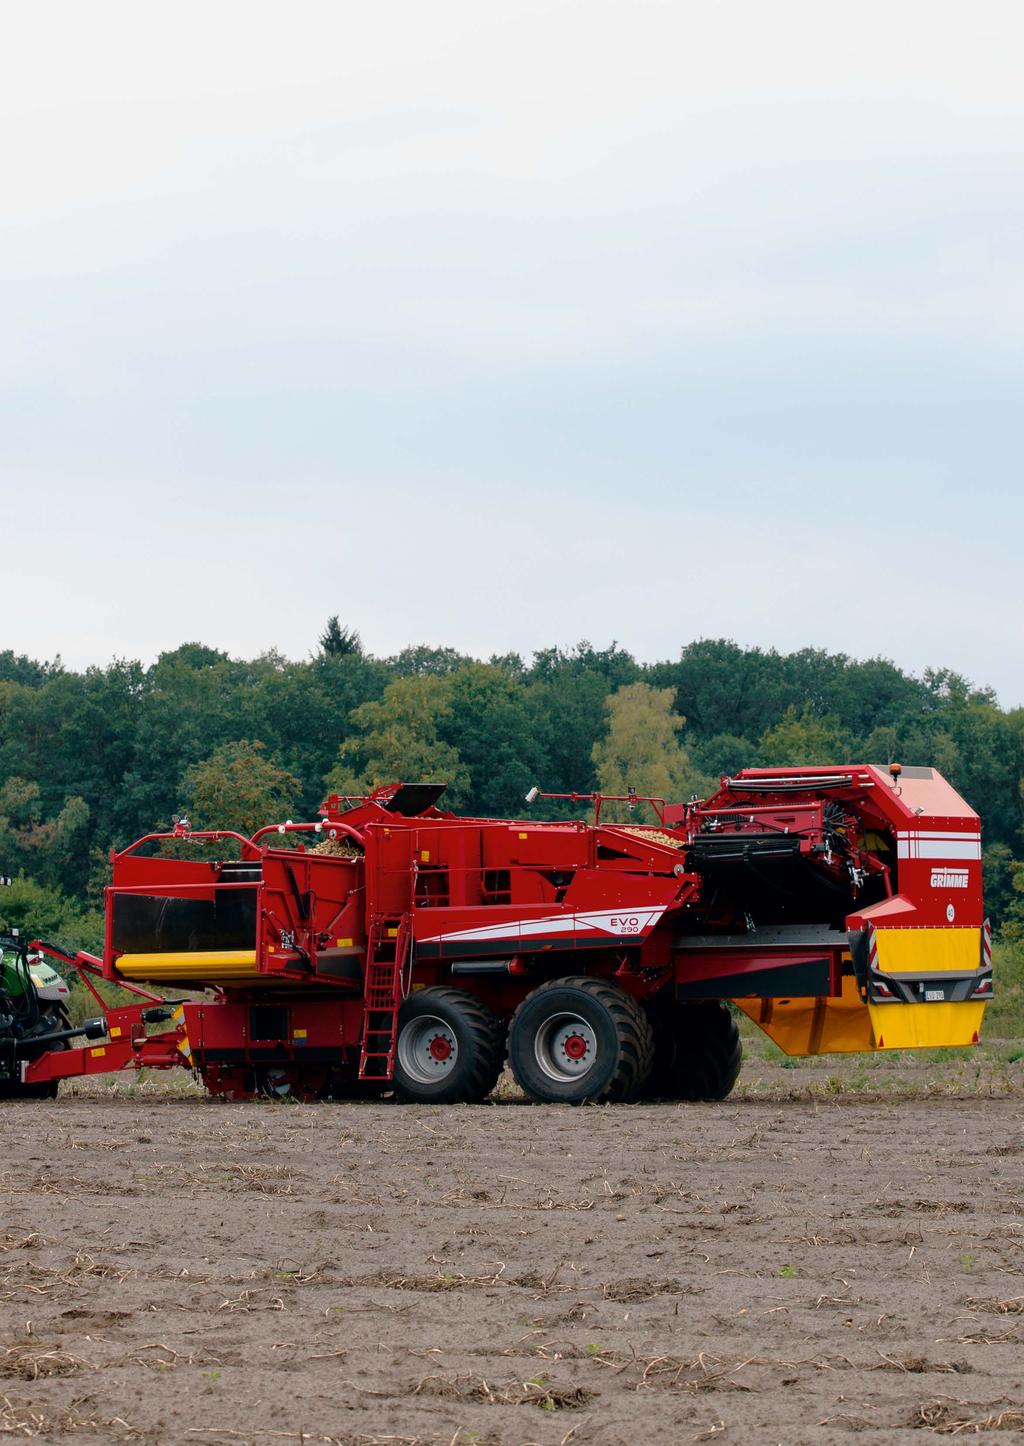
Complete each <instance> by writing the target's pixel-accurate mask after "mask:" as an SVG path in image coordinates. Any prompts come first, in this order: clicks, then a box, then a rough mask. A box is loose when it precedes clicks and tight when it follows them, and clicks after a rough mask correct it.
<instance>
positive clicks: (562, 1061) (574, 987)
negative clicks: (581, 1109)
mask: <svg viewBox="0 0 1024 1446" xmlns="http://www.w3.org/2000/svg"><path fill="white" fill-rule="evenodd" d="M653 1058H654V1036H653V1033H652V1030H651V1022H650V1020H649V1019H648V1017H647V1015H646V1014H645V1012H644V1010H643V1008H642V1006H641V1005H639V1004H638V1003H637V1002H636V1000H635V999H633V998H631V997H630V995H628V994H627V993H626V992H625V991H624V990H622V989H619V988H618V987H617V986H616V985H614V984H608V983H606V982H605V980H603V979H592V978H590V977H589V976H587V975H581V976H579V977H571V978H568V979H552V980H551V981H550V982H549V983H547V984H542V985H541V986H540V988H539V989H535V990H534V991H533V993H532V994H529V995H527V997H526V998H525V999H524V1000H523V1002H522V1004H520V1006H519V1008H518V1009H517V1010H516V1012H515V1014H514V1015H513V1017H512V1026H511V1028H510V1030H509V1038H508V1062H509V1065H510V1067H511V1069H512V1073H513V1074H514V1075H515V1077H516V1081H517V1083H518V1084H519V1086H520V1088H521V1089H523V1090H524V1091H525V1092H526V1093H527V1094H528V1095H529V1096H530V1098H531V1099H533V1100H538V1101H541V1102H543V1103H549V1104H573V1105H578V1104H585V1103H588V1102H593V1103H613V1102H618V1101H627V1100H633V1099H636V1098H637V1097H638V1096H639V1094H640V1092H641V1090H642V1089H643V1086H644V1082H645V1081H646V1079H647V1076H648V1074H649V1073H650V1069H651V1064H652V1061H653Z"/></svg>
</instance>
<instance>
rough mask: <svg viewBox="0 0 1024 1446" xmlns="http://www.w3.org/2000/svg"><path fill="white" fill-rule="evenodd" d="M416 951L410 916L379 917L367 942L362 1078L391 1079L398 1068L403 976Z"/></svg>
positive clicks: (361, 1049) (385, 915) (361, 1059)
mask: <svg viewBox="0 0 1024 1446" xmlns="http://www.w3.org/2000/svg"><path fill="white" fill-rule="evenodd" d="M411 949H412V919H411V917H410V915H409V914H402V915H398V916H396V915H388V914H375V915H374V916H373V920H372V922H371V924H370V930H369V934H368V936H367V941H366V983H365V995H364V1002H363V1037H362V1044H361V1046H360V1051H359V1078H360V1079H365V1080H389V1079H390V1078H391V1076H392V1074H393V1073H394V1068H395V1046H396V1044H397V1041H398V1011H399V1008H400V1007H401V1004H402V998H403V974H404V971H405V966H406V964H407V962H408V958H409V954H410V951H411Z"/></svg>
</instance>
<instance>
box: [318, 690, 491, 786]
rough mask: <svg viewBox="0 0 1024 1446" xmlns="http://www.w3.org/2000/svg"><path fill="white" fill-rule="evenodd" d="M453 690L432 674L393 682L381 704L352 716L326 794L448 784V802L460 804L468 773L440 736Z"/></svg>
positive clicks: (366, 706) (369, 705) (363, 707)
mask: <svg viewBox="0 0 1024 1446" xmlns="http://www.w3.org/2000/svg"><path fill="white" fill-rule="evenodd" d="M451 707H452V684H451V682H450V680H449V679H447V678H440V677H437V676H435V675H434V674H431V673H426V674H423V675H421V676H413V677H408V678H396V679H395V680H394V682H392V683H389V684H388V686H387V688H385V690H384V696H383V698H382V699H381V701H380V702H379V703H363V704H361V705H360V706H359V707H358V708H356V709H355V710H354V711H353V712H352V715H351V729H352V731H351V733H350V736H349V737H348V738H346V739H345V741H344V742H343V743H342V744H341V746H340V747H339V749H338V762H337V764H336V766H335V767H334V768H332V769H331V771H330V773H329V774H328V775H327V777H326V778H325V780H324V783H325V786H326V788H327V790H328V792H329V793H367V792H369V790H370V789H372V788H376V787H377V786H378V785H379V784H382V783H395V782H399V781H405V782H407V783H411V782H416V781H419V780H427V779H429V780H431V781H433V782H438V783H447V785H448V794H447V801H448V802H449V803H450V804H459V803H461V802H462V801H463V800H464V798H465V797H466V794H467V792H468V790H469V772H468V770H467V768H466V766H465V765H464V764H463V762H462V760H461V759H460V757H459V755H458V752H457V751H456V749H455V748H453V747H452V745H451V744H450V743H446V742H445V741H444V740H443V739H442V737H441V736H440V733H439V728H440V726H441V725H442V724H443V723H444V721H445V720H447V719H448V718H449V716H450V714H451Z"/></svg>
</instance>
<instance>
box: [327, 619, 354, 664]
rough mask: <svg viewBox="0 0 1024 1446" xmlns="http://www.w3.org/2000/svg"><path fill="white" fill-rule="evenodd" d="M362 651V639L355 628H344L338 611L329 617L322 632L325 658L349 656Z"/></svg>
mask: <svg viewBox="0 0 1024 1446" xmlns="http://www.w3.org/2000/svg"><path fill="white" fill-rule="evenodd" d="M362 651H363V644H362V640H361V639H360V637H359V634H358V633H357V632H356V630H355V628H343V627H342V626H341V624H340V623H339V622H338V614H337V613H335V614H334V616H333V617H330V618H328V619H327V626H326V627H325V628H324V630H323V632H322V633H321V634H320V652H321V653H322V654H323V656H324V657H325V658H347V657H349V656H351V654H352V653H361V652H362Z"/></svg>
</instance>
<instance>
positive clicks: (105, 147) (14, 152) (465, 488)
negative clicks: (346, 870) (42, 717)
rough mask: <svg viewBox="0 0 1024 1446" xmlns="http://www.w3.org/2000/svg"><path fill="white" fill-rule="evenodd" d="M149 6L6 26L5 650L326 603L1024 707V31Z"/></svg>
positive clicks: (213, 636)
mask: <svg viewBox="0 0 1024 1446" xmlns="http://www.w3.org/2000/svg"><path fill="white" fill-rule="evenodd" d="M157 16H158V12H157V10H156V8H155V7H151V6H145V5H142V6H140V5H138V4H136V3H132V4H110V3H102V0H98V3H93V4H92V5H90V6H83V5H80V4H78V3H74V4H62V3H46V0H42V3H38V4H36V5H33V6H31V7H17V8H15V7H7V8H6V9H5V11H4V13H3V16H2V17H0V123H2V131H0V134H2V136H3V171H2V175H3V185H2V188H0V219H2V226H0V528H2V536H3V541H4V545H5V551H6V555H7V558H8V566H10V565H11V559H12V557H15V558H16V559H17V564H16V567H15V571H16V574H17V575H18V577H19V578H21V579H23V580H24V579H25V578H26V576H28V577H29V578H31V582H30V583H29V585H28V586H27V587H26V586H25V584H24V581H23V582H22V585H21V587H20V588H19V589H18V591H17V595H16V596H14V597H12V596H11V595H10V594H9V596H8V608H7V609H6V610H5V617H4V626H3V627H2V628H0V648H2V647H8V646H9V647H13V648H15V649H16V650H18V651H27V652H29V653H32V654H34V655H37V656H52V655H53V654H54V653H55V652H58V651H59V652H61V653H62V654H63V655H64V657H65V659H66V660H67V661H69V662H71V663H73V664H75V665H82V664H85V663H90V662H105V661H107V660H108V659H109V658H110V657H111V656H113V655H115V654H117V655H122V656H123V655H129V656H141V657H143V658H144V659H147V660H149V659H151V658H153V657H154V656H155V655H156V653H157V652H159V651H161V650H162V649H165V648H170V647H174V646H176V645H177V644H178V643H179V642H181V641H183V640H185V639H193V638H199V639H202V640H203V641H205V642H208V643H210V644H213V645H215V646H218V647H222V648H225V649H227V650H228V651H230V652H232V653H235V654H246V655H248V654H253V653H255V652H258V651H262V650H263V649H265V648H267V647H270V646H277V647H278V648H280V649H281V650H282V651H284V652H285V653H288V654H290V655H293V656H299V657H301V656H304V655H306V654H307V653H308V651H309V650H310V649H311V648H312V647H313V646H314V644H315V638H316V634H317V632H318V631H319V629H320V627H321V626H322V623H323V620H324V618H325V617H326V616H327V614H328V613H334V612H337V613H340V615H341V617H342V619H343V621H345V622H348V623H350V624H351V625H353V626H356V627H358V628H359V630H360V631H361V633H362V635H363V638H364V641H365V643H366V644H367V646H368V647H369V648H370V649H371V650H373V651H374V652H377V653H381V654H384V653H388V652H392V651H395V650H397V649H398V648H400V647H402V646H403V645H405V644H407V643H416V642H428V643H436V644H449V645H452V646H455V647H458V648H460V649H463V650H465V651H467V652H472V653H476V654H478V655H487V654H489V653H491V652H506V651H509V650H511V649H518V650H520V651H522V652H525V653H529V652H530V651H531V650H532V649H533V648H535V647H541V646H547V645H550V644H553V643H561V644H565V645H569V644H571V643H573V642H574V641H575V640H576V639H578V638H580V637H588V638H590V639H591V640H593V641H594V642H595V643H597V644H599V645H604V644H606V643H607V642H609V641H610V640H611V639H612V638H616V639H618V641H619V642H620V643H621V644H622V645H623V646H625V647H627V648H629V649H631V650H632V651H633V652H635V653H636V654H637V655H638V656H639V657H641V658H644V659H648V660H649V659H653V658H656V657H668V656H672V655H674V654H675V653H676V652H677V651H678V649H679V647H680V646H681V645H682V644H683V643H685V642H687V641H689V640H691V639H693V638H695V637H699V636H719V635H725V636H730V637H734V638H736V639H737V640H738V641H739V642H742V643H748V644H754V643H757V644H761V645H763V646H776V647H779V648H783V649H789V648H795V647H801V646H804V645H814V646H819V647H826V648H830V649H836V650H842V651H846V652H849V653H852V654H855V655H861V656H864V655H872V654H876V653H883V654H886V655H888V656H891V657H893V658H895V659H896V661H897V662H899V663H900V664H902V665H903V666H904V667H907V668H908V669H910V670H912V671H917V672H920V671H921V670H922V669H923V668H925V667H927V666H929V665H932V666H940V665H947V666H952V667H955V668H957V669H959V670H960V671H962V672H965V673H967V674H968V675H969V676H971V677H972V678H974V679H975V680H976V681H978V682H984V683H990V684H993V685H994V686H995V687H996V688H997V690H998V692H999V695H1000V697H1001V699H1002V701H1003V702H1004V703H1006V704H1008V705H1016V704H1020V703H1024V657H1022V649H1021V641H1022V631H1024V627H1022V621H1021V618H1022V609H1021V603H1020V587H1019V572H1020V562H1019V552H1020V533H1021V522H1022V514H1024V507H1022V503H1021V500H1020V487H1019V477H1020V471H1021V460H1022V450H1024V448H1022V441H1024V439H1022V425H1021V404H1020V394H1021V382H1022V379H1024V351H1022V340H1024V284H1022V274H1021V265H1022V230H1024V226H1022V222H1024V184H1022V182H1024V176H1022V160H1024V87H1022V86H1021V83H1020V56H1021V53H1022V49H1024V10H1022V8H1021V7H1020V6H1019V5H1018V4H1009V3H1007V4H1003V3H985V0H981V3H975V4H972V5H971V6H967V5H964V4H962V3H955V4H950V3H945V4H944V3H899V0H895V3H894V0H889V3H885V4H879V3H873V0H868V3H862V4H859V5H858V6H855V7H854V6H846V7H841V6H833V5H822V4H820V3H819V0H815V3H793V0H777V3H775V4H772V5H765V4H762V3H741V0H736V3H719V4H714V3H712V0H703V3H701V4H688V3H685V0H672V3H644V0H615V3H607V0H564V3H555V0H532V3H527V0H489V3H486V4H481V3H479V0H437V3H435V4H432V5H429V6H425V5H422V4H419V3H416V4H405V3H390V4H389V3H377V4H375V5H373V6H367V5H365V4H361V5H355V4H347V3H338V0H336V3H330V4H327V3H325V4H308V3H307V4H303V3H291V4H289V5H288V6H284V5H280V4H275V5H272V6H267V5H264V6H260V5H253V4H240V3H235V0H221V3H218V4H214V5H210V4H208V3H204V4H201V5H200V4H189V3H185V4H179V5H177V6H175V7H173V8H170V9H168V8H163V9H161V10H160V11H159V18H157ZM12 603H13V607H12V606H11V604H12Z"/></svg>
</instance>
